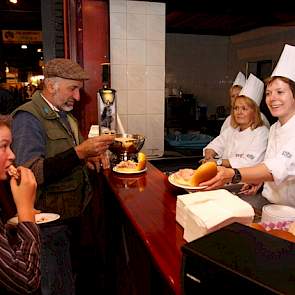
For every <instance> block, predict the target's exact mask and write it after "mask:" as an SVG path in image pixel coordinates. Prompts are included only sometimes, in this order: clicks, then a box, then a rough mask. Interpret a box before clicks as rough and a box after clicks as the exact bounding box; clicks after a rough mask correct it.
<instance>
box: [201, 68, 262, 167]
mask: <svg viewBox="0 0 295 295" xmlns="http://www.w3.org/2000/svg"><path fill="white" fill-rule="evenodd" d="M263 92H264V84H263V82H262V81H261V80H260V79H258V78H257V77H255V76H254V75H253V74H250V76H249V78H248V79H247V81H246V84H245V86H244V87H243V88H242V90H241V92H240V94H239V95H238V96H237V97H236V98H235V99H234V102H233V105H232V111H231V120H232V122H231V125H232V128H227V129H226V130H225V131H224V132H222V133H221V134H220V135H219V136H217V137H216V138H215V139H214V140H213V141H211V142H210V143H209V144H208V145H207V146H206V147H205V148H204V150H203V153H204V158H205V161H216V163H217V165H222V166H225V167H233V168H240V167H248V166H253V165H256V164H258V163H260V162H262V161H263V159H264V154H265V151H266V146H267V138H268V128H267V127H266V126H265V125H264V123H263V121H262V118H261V115H260V110H259V105H260V102H261V100H262V96H263ZM216 157H218V159H217V160H215V158H216Z"/></svg>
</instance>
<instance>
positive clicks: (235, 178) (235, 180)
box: [231, 168, 242, 183]
mask: <svg viewBox="0 0 295 295" xmlns="http://www.w3.org/2000/svg"><path fill="white" fill-rule="evenodd" d="M233 170H234V173H235V174H234V176H233V178H232V180H231V182H232V183H239V182H240V181H241V180H242V175H241V173H240V171H239V169H236V168H233Z"/></svg>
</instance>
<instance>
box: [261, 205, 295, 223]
mask: <svg viewBox="0 0 295 295" xmlns="http://www.w3.org/2000/svg"><path fill="white" fill-rule="evenodd" d="M283 221H295V208H293V207H290V206H285V205H277V204H268V205H265V206H263V207H262V216H261V222H273V223H276V222H283Z"/></svg>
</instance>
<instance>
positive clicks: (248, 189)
mask: <svg viewBox="0 0 295 295" xmlns="http://www.w3.org/2000/svg"><path fill="white" fill-rule="evenodd" d="M262 185H263V182H261V183H259V184H247V183H245V184H244V185H243V186H242V188H241V190H240V191H239V194H243V195H245V196H253V195H256V193H257V191H258V190H259V189H260V188H261V186H262Z"/></svg>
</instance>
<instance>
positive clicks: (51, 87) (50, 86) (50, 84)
mask: <svg viewBox="0 0 295 295" xmlns="http://www.w3.org/2000/svg"><path fill="white" fill-rule="evenodd" d="M46 88H47V91H48V92H49V93H50V94H53V93H55V92H56V86H55V82H53V81H52V80H47V87H46Z"/></svg>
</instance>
